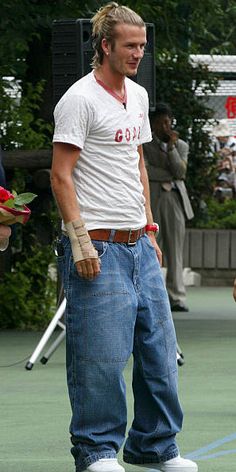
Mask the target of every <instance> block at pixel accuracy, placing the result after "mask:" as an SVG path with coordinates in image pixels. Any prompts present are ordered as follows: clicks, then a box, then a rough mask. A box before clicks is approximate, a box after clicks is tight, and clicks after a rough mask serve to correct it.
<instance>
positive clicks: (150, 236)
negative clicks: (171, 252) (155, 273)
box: [148, 232, 162, 266]
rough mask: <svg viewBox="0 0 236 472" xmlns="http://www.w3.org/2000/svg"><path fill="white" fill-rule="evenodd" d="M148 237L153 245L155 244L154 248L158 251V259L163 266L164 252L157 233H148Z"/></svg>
mask: <svg viewBox="0 0 236 472" xmlns="http://www.w3.org/2000/svg"><path fill="white" fill-rule="evenodd" d="M148 237H149V239H150V241H151V243H152V245H153V246H154V249H155V251H156V255H157V259H158V261H159V263H160V266H162V252H161V250H160V248H159V246H158V244H157V241H156V237H155V234H154V233H151V232H150V233H148Z"/></svg>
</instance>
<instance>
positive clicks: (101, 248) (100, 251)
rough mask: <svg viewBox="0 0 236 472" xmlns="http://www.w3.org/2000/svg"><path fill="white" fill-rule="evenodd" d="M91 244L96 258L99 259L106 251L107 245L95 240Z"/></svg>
mask: <svg viewBox="0 0 236 472" xmlns="http://www.w3.org/2000/svg"><path fill="white" fill-rule="evenodd" d="M92 243H93V246H94V247H95V249H96V250H97V252H98V257H99V258H100V259H101V258H102V257H103V256H104V255H105V253H106V251H107V248H108V243H107V242H105V241H97V240H93V241H92Z"/></svg>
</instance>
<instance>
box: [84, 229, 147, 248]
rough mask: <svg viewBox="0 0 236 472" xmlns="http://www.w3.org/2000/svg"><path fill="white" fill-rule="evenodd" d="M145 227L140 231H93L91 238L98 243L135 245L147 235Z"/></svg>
mask: <svg viewBox="0 0 236 472" xmlns="http://www.w3.org/2000/svg"><path fill="white" fill-rule="evenodd" d="M145 232H146V230H145V226H144V227H143V228H140V229H131V230H121V229H116V230H113V229H92V230H90V231H89V232H88V233H89V236H90V238H91V239H95V240H97V241H108V242H111V243H125V244H135V243H136V242H137V241H138V239H139V238H141V236H143V235H144V234H145Z"/></svg>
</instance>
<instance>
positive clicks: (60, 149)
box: [51, 142, 100, 279]
mask: <svg viewBox="0 0 236 472" xmlns="http://www.w3.org/2000/svg"><path fill="white" fill-rule="evenodd" d="M79 157H80V149H79V148H78V147H76V146H73V145H71V144H67V143H59V142H56V143H54V145H53V160H52V170H51V185H52V190H53V193H54V196H55V199H56V202H57V205H58V208H59V211H60V214H61V217H62V219H63V221H64V223H65V225H67V224H70V223H71V222H72V223H73V222H78V221H79V220H81V215H80V208H79V203H78V200H77V197H76V192H75V187H74V182H73V178H72V174H73V170H74V167H75V165H76V163H77V160H78V159H79ZM72 229H73V228H72ZM78 246H79V244H78ZM91 249H92V244H91ZM76 267H77V270H78V272H79V274H80V275H81V276H82V277H85V278H88V279H92V278H94V277H96V275H98V273H99V272H100V267H99V261H98V258H97V257H92V258H90V257H89V258H86V259H81V260H79V261H77V262H76Z"/></svg>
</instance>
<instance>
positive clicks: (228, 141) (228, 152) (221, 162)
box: [211, 119, 236, 172]
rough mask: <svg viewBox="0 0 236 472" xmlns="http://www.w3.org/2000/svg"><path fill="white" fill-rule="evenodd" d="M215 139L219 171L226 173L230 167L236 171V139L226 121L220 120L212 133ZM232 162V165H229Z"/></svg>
mask: <svg viewBox="0 0 236 472" xmlns="http://www.w3.org/2000/svg"><path fill="white" fill-rule="evenodd" d="M211 134H212V136H213V137H214V138H215V141H214V143H213V146H214V151H215V152H216V153H217V154H218V170H219V171H220V172H224V170H225V169H228V168H229V167H230V168H231V167H232V169H233V170H234V171H235V169H236V139H235V137H233V136H232V132H231V130H230V127H229V123H228V121H227V120H226V119H223V120H220V121H219V122H218V123H217V124H216V126H214V128H213V129H212V131H211ZM229 161H230V165H229Z"/></svg>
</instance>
